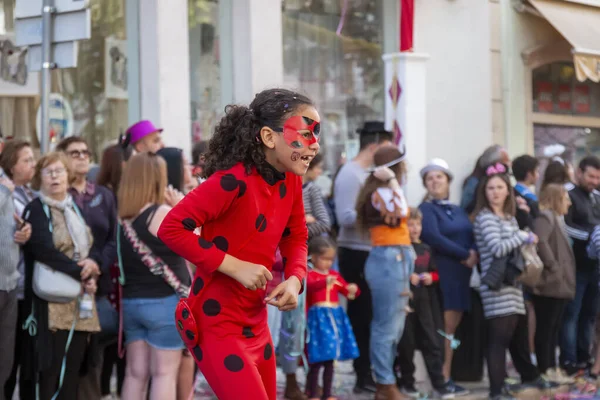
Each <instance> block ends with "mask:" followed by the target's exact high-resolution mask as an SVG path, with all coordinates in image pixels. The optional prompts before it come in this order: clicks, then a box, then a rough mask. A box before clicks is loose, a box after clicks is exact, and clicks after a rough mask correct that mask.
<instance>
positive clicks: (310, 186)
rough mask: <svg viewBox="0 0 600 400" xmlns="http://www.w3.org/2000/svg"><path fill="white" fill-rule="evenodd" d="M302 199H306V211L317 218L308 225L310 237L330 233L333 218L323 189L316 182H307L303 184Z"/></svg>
mask: <svg viewBox="0 0 600 400" xmlns="http://www.w3.org/2000/svg"><path fill="white" fill-rule="evenodd" d="M302 200H303V201H304V213H305V214H310V215H312V216H313V217H315V219H316V221H315V222H314V223H312V224H308V225H307V227H308V238H309V239H311V238H313V237H315V236H319V235H322V234H324V233H329V231H330V230H331V220H330V219H329V213H328V212H327V208H326V207H325V199H324V198H323V194H322V192H321V189H319V187H318V186H317V185H316V184H315V183H314V182H307V183H305V184H304V185H302Z"/></svg>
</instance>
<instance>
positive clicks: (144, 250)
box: [119, 220, 190, 297]
mask: <svg viewBox="0 0 600 400" xmlns="http://www.w3.org/2000/svg"><path fill="white" fill-rule="evenodd" d="M120 225H121V228H122V229H123V233H124V235H125V237H126V238H127V240H128V241H129V243H130V244H131V246H132V247H133V250H134V251H135V252H136V253H138V254H139V255H140V256H141V259H142V262H143V263H144V264H145V265H146V266H147V267H148V269H149V270H150V272H152V274H154V275H156V276H161V277H162V278H163V279H164V280H165V282H167V283H168V284H169V286H171V287H172V288H173V289H174V290H175V291H176V292H177V294H179V295H180V296H182V297H187V296H188V295H189V291H190V288H189V286H187V285H184V284H183V283H182V282H181V280H180V279H179V278H178V277H177V275H176V274H175V272H173V270H172V269H171V268H170V267H169V266H168V265H167V264H166V263H165V262H164V261H163V260H162V259H161V258H160V257H158V256H157V255H155V254H154V253H153V252H152V250H151V249H150V248H149V247H148V246H147V245H146V244H145V243H144V242H143V241H142V240H141V239H140V238H139V237H138V235H137V233H136V231H135V229H133V227H132V226H131V222H129V221H125V220H121V221H120ZM119 264H120V265H119V268H120V269H121V275H122V274H123V270H122V260H120V263H119Z"/></svg>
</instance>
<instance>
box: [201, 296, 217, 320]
mask: <svg viewBox="0 0 600 400" xmlns="http://www.w3.org/2000/svg"><path fill="white" fill-rule="evenodd" d="M202 311H204V314H206V315H207V316H209V317H216V316H217V315H219V313H220V312H221V304H220V303H219V302H218V301H217V300H215V299H208V300H206V301H205V302H204V305H202Z"/></svg>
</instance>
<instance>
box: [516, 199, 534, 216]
mask: <svg viewBox="0 0 600 400" xmlns="http://www.w3.org/2000/svg"><path fill="white" fill-rule="evenodd" d="M517 208H519V209H520V210H523V211H525V212H526V213H527V214H529V213H530V212H531V209H530V208H529V206H528V205H527V200H525V199H524V198H522V197H520V196H517Z"/></svg>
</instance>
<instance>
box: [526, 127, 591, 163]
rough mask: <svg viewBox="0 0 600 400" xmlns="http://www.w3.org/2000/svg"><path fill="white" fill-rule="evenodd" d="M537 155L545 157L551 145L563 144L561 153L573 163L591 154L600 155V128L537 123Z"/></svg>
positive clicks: (535, 133) (534, 132)
mask: <svg viewBox="0 0 600 400" xmlns="http://www.w3.org/2000/svg"><path fill="white" fill-rule="evenodd" d="M533 135H534V136H533V137H534V148H535V156H536V157H540V158H544V155H545V151H546V149H548V147H550V146H553V147H554V146H556V145H557V144H558V145H561V146H563V147H564V149H565V151H564V152H563V153H562V154H559V155H561V156H562V157H563V158H564V159H566V160H567V161H569V162H570V163H571V164H572V165H577V164H578V163H579V161H580V160H581V159H582V158H583V157H585V156H587V155H590V154H593V155H596V156H598V157H600V129H598V128H582V127H574V126H556V125H543V124H535V125H534V128H533Z"/></svg>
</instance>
